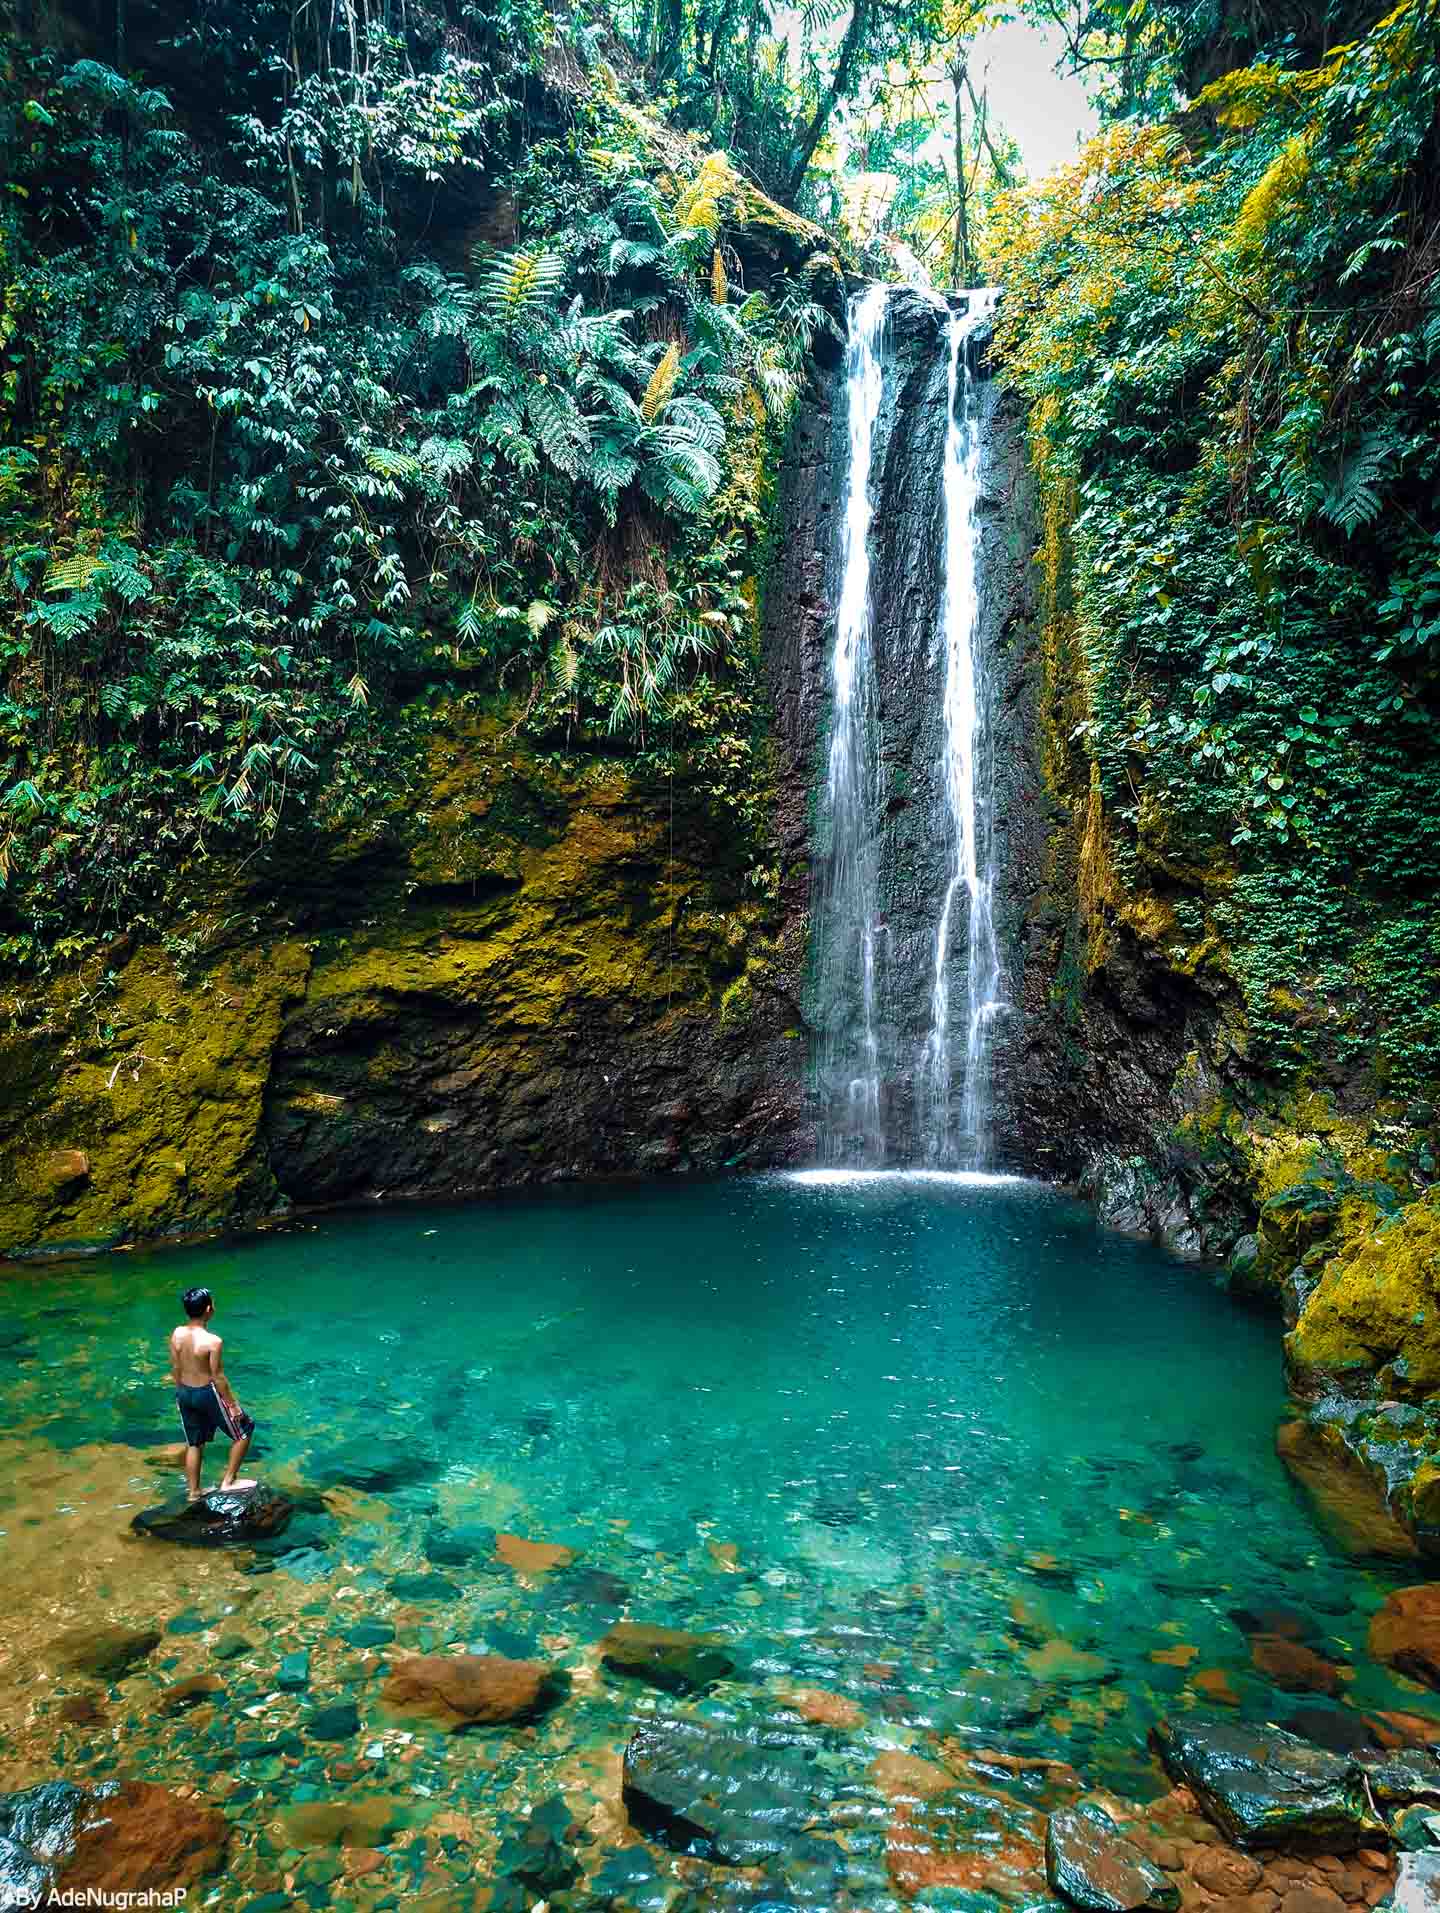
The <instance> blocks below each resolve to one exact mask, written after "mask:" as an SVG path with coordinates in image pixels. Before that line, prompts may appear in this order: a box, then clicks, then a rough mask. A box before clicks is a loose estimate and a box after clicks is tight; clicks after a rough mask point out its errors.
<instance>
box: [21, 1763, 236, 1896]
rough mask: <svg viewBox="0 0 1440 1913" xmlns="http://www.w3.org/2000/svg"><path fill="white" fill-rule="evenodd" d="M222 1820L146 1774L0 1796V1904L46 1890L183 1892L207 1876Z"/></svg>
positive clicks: (220, 1845)
mask: <svg viewBox="0 0 1440 1913" xmlns="http://www.w3.org/2000/svg"><path fill="white" fill-rule="evenodd" d="M229 1837H230V1833H229V1827H228V1825H227V1823H226V1820H225V1816H224V1815H223V1814H222V1813H220V1812H219V1811H218V1810H217V1809H216V1808H214V1807H207V1806H205V1805H203V1804H202V1803H201V1802H200V1801H197V1800H182V1799H181V1798H180V1797H179V1795H177V1794H173V1793H171V1792H169V1790H168V1789H167V1788H165V1787H160V1786H156V1785H154V1784H153V1783H152V1782H150V1781H145V1780H127V1781H120V1782H115V1781H109V1782H106V1783H104V1784H103V1785H101V1786H97V1787H93V1788H91V1787H77V1786H74V1785H72V1783H71V1782H69V1781H68V1780H52V1781H47V1782H45V1784H44V1785H42V1786H39V1787H27V1788H26V1789H25V1791H24V1792H23V1793H13V1794H7V1795H5V1796H3V1797H0V1905H4V1906H7V1907H9V1906H13V1905H17V1904H24V1903H25V1902H27V1901H30V1902H32V1903H38V1895H39V1894H40V1893H43V1892H46V1891H57V1890H60V1891H64V1892H66V1893H71V1892H83V1891H84V1890H85V1889H86V1888H110V1889H114V1888H115V1887H116V1886H124V1887H125V1888H127V1889H131V1890H135V1889H143V1888H146V1887H150V1888H157V1889H175V1888H188V1887H190V1886H192V1885H193V1884H194V1883H195V1882H196V1881H197V1880H200V1879H202V1878H204V1877H205V1876H207V1875H209V1874H212V1873H214V1872H216V1871H217V1870H218V1869H219V1868H220V1866H221V1865H222V1863H223V1861H224V1859H225V1853H226V1848H227V1845H228V1842H229Z"/></svg>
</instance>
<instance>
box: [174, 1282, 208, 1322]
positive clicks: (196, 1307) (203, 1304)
mask: <svg viewBox="0 0 1440 1913" xmlns="http://www.w3.org/2000/svg"><path fill="white" fill-rule="evenodd" d="M214 1304H215V1297H214V1296H213V1295H212V1294H211V1293H210V1291H209V1289H186V1291H185V1293H184V1294H183V1295H182V1296H181V1297H180V1306H181V1308H182V1309H184V1311H185V1313H186V1314H187V1315H188V1316H189V1317H190V1319H191V1320H192V1321H194V1320H195V1318H196V1317H197V1316H200V1315H203V1314H204V1313H205V1311H206V1309H208V1308H213V1307H214Z"/></svg>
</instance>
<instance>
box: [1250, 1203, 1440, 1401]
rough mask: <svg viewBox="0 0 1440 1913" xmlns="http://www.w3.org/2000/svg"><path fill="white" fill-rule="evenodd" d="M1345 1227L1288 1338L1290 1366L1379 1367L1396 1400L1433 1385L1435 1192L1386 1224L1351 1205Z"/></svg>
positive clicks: (1437, 1297)
mask: <svg viewBox="0 0 1440 1913" xmlns="http://www.w3.org/2000/svg"><path fill="white" fill-rule="evenodd" d="M1345 1229H1346V1235H1345V1246H1344V1248H1343V1250H1342V1252H1341V1253H1340V1254H1339V1255H1337V1256H1336V1258H1335V1259H1334V1260H1333V1261H1332V1262H1331V1263H1330V1265H1329V1267H1328V1268H1327V1270H1326V1272H1325V1275H1324V1276H1323V1278H1322V1279H1321V1281H1320V1284H1319V1286H1318V1287H1317V1288H1316V1290H1315V1292H1314V1293H1313V1295H1311V1297H1310V1299H1309V1301H1308V1303H1307V1304H1306V1306H1305V1309H1304V1312H1303V1314H1302V1315H1301V1317H1300V1320H1299V1322H1298V1323H1297V1325H1296V1327H1295V1329H1294V1331H1293V1332H1292V1334H1291V1335H1290V1337H1289V1338H1288V1341H1287V1344H1286V1348H1287V1352H1288V1354H1289V1357H1290V1360H1291V1362H1292V1364H1293V1365H1294V1366H1295V1367H1296V1368H1297V1369H1299V1370H1301V1371H1308V1372H1320V1373H1324V1374H1336V1373H1344V1372H1346V1371H1353V1370H1356V1369H1363V1370H1371V1369H1375V1368H1383V1370H1384V1380H1385V1385H1386V1386H1387V1387H1388V1388H1390V1389H1391V1390H1392V1391H1393V1392H1394V1393H1395V1394H1396V1395H1398V1396H1400V1397H1402V1398H1410V1399H1414V1398H1417V1397H1420V1396H1423V1395H1425V1394H1427V1393H1429V1392H1430V1391H1431V1390H1433V1389H1436V1388H1440V1191H1435V1190H1430V1191H1427V1192H1426V1193H1425V1195H1423V1196H1422V1197H1421V1198H1420V1199H1419V1200H1418V1201H1416V1202H1412V1203H1410V1204H1408V1205H1407V1206H1406V1207H1405V1208H1404V1209H1403V1210H1402V1211H1401V1212H1400V1214H1399V1215H1398V1216H1397V1217H1394V1218H1393V1219H1392V1218H1386V1217H1384V1216H1382V1215H1380V1214H1378V1213H1377V1212H1376V1211H1375V1209H1374V1208H1373V1206H1371V1207H1370V1208H1368V1209H1367V1208H1366V1207H1365V1206H1364V1205H1361V1204H1358V1203H1356V1204H1354V1205H1352V1206H1351V1213H1350V1214H1349V1217H1348V1219H1347V1221H1346V1224H1345Z"/></svg>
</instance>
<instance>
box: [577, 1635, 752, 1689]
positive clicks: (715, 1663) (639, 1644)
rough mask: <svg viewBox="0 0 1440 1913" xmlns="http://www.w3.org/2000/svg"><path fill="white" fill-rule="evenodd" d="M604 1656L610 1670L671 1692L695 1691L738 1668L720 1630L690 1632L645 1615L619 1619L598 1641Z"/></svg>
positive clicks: (726, 1676) (604, 1661) (721, 1678)
mask: <svg viewBox="0 0 1440 1913" xmlns="http://www.w3.org/2000/svg"><path fill="white" fill-rule="evenodd" d="M600 1658H601V1660H602V1662H603V1663H604V1665H605V1666H606V1667H607V1668H609V1670H610V1671H611V1673H612V1674H626V1675H628V1676H629V1677H630V1678H631V1679H632V1680H640V1681H646V1682H647V1683H648V1684H649V1685H650V1686H651V1687H659V1688H661V1689H663V1690H664V1691H665V1692H666V1693H670V1694H697V1693H699V1692H701V1690H702V1689H704V1688H706V1687H710V1686H713V1684H714V1683H715V1682H716V1681H723V1680H725V1679H727V1678H728V1677H729V1676H730V1675H731V1674H733V1673H734V1671H735V1662H734V1659H733V1657H732V1656H731V1655H730V1654H729V1653H727V1652H726V1649H725V1644H724V1642H723V1641H722V1640H721V1638H720V1636H719V1635H718V1634H687V1633H686V1632H685V1631H684V1629H682V1628H675V1627H650V1626H647V1625H646V1623H644V1622H643V1621H617V1622H616V1624H615V1626H614V1627H612V1628H611V1629H610V1631H609V1633H608V1634H607V1635H606V1636H605V1637H604V1639H603V1640H602V1641H601V1643H600Z"/></svg>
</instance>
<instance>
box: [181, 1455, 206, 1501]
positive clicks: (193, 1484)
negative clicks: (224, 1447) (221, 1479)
mask: <svg viewBox="0 0 1440 1913" xmlns="http://www.w3.org/2000/svg"><path fill="white" fill-rule="evenodd" d="M204 1452H205V1451H204V1450H203V1449H202V1448H197V1447H196V1446H195V1444H194V1443H193V1442H188V1443H187V1444H186V1447H185V1492H186V1494H187V1495H188V1496H189V1497H190V1499H191V1500H192V1501H198V1500H199V1499H200V1462H201V1458H202V1456H203V1455H204Z"/></svg>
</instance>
